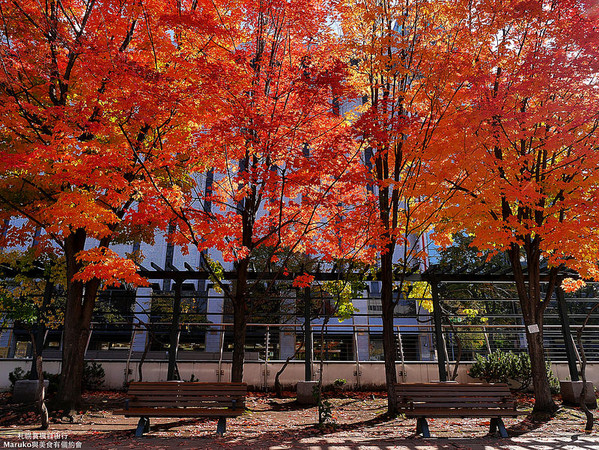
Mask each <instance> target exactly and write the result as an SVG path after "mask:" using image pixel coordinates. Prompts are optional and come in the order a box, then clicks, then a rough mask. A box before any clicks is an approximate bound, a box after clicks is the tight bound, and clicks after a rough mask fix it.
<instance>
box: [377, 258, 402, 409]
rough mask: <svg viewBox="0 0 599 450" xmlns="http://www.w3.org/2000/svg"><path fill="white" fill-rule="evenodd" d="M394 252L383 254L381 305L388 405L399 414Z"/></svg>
mask: <svg viewBox="0 0 599 450" xmlns="http://www.w3.org/2000/svg"><path fill="white" fill-rule="evenodd" d="M392 257H393V252H392V251H389V252H387V253H385V254H384V255H382V256H381V305H382V320H383V353H384V357H385V382H386V383H387V405H388V413H389V414H390V415H392V416H393V415H396V414H397V411H398V410H397V396H396V395H395V384H396V383H397V372H396V368H395V357H396V355H397V345H396V343H395V333H394V331H393V312H394V309H395V308H394V303H393V259H392Z"/></svg>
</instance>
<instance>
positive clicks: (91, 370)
mask: <svg viewBox="0 0 599 450" xmlns="http://www.w3.org/2000/svg"><path fill="white" fill-rule="evenodd" d="M105 376H106V373H105V372H104V368H103V367H102V364H99V363H97V362H93V361H92V362H91V363H89V362H86V363H85V367H84V369H83V383H82V384H83V389H86V390H88V391H97V390H98V389H101V388H102V386H103V385H104V377H105Z"/></svg>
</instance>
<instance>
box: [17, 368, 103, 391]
mask: <svg viewBox="0 0 599 450" xmlns="http://www.w3.org/2000/svg"><path fill="white" fill-rule="evenodd" d="M30 375H31V371H29V370H28V371H27V372H25V371H24V370H23V369H21V368H20V367H17V368H16V369H15V370H13V371H12V372H10V373H9V374H8V379H9V380H10V387H11V390H12V389H13V388H14V387H15V382H16V381H17V380H28V379H29V377H30ZM105 376H106V373H105V372H104V369H103V368H102V364H99V363H96V362H92V363H85V368H84V369H83V382H82V387H83V389H86V390H88V391H93V390H98V389H101V388H102V386H103V385H104V377H105ZM44 379H45V380H48V381H49V382H50V386H49V387H48V392H49V393H54V392H58V385H59V383H60V375H59V374H57V373H48V372H44Z"/></svg>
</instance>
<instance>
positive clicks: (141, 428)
mask: <svg viewBox="0 0 599 450" xmlns="http://www.w3.org/2000/svg"><path fill="white" fill-rule="evenodd" d="M148 431H150V418H149V417H140V418H139V422H137V429H136V430H135V436H136V437H142V436H143V434H144V433H147V432H148Z"/></svg>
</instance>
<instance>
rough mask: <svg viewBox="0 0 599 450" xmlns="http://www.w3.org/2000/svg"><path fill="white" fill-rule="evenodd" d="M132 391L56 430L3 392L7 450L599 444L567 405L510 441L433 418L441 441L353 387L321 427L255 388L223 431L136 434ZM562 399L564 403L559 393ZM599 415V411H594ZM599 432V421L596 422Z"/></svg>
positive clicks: (184, 427)
mask: <svg viewBox="0 0 599 450" xmlns="http://www.w3.org/2000/svg"><path fill="white" fill-rule="evenodd" d="M124 399H125V395H124V394H123V393H116V392H101V391H99V392H92V393H87V394H85V397H84V401H85V408H84V410H82V411H80V412H79V414H78V415H77V416H76V417H75V420H74V422H71V421H70V419H69V418H67V417H66V416H63V414H64V413H63V412H61V411H55V412H53V413H52V415H51V424H50V428H49V429H48V430H46V431H41V430H39V428H38V426H39V425H38V424H39V422H38V421H37V420H38V418H37V416H36V415H35V413H32V412H30V410H29V409H28V408H26V407H23V406H18V405H13V404H11V403H10V396H9V395H8V394H2V396H1V397H0V448H84V449H88V448H89V449H91V448H101V449H121V448H146V449H168V448H206V449H218V448H234V449H252V448H253V449H271V450H282V449H293V448H309V449H313V450H320V449H327V450H329V449H330V450H342V449H343V450H345V449H363V450H375V449H404V448H405V449H415V450H416V449H417V450H426V449H433V448H443V449H445V448H448V449H449V448H450V449H458V448H461V449H479V448H480V449H483V450H490V449H500V448H501V449H504V448H505V449H514V450H523V449H535V450H542V449H552V448H560V449H568V450H570V449H572V450H574V449H599V433H598V432H597V431H593V432H592V433H590V434H586V433H584V431H583V428H584V423H585V420H584V414H583V412H582V411H580V410H579V409H577V408H573V407H567V406H561V407H560V410H559V411H558V413H557V414H556V415H555V416H554V417H551V418H547V419H545V420H541V421H537V422H533V421H532V420H531V419H530V418H529V417H528V416H526V415H523V416H522V417H518V418H506V419H504V422H505V425H506V427H507V430H508V433H509V435H510V438H509V439H501V438H497V437H492V436H488V435H487V434H488V428H489V420H488V419H436V420H432V419H430V420H429V427H430V430H431V434H432V435H433V437H434V438H431V439H423V438H422V437H420V436H415V433H414V432H415V422H416V421H415V420H414V419H406V418H405V417H398V418H394V419H389V418H387V417H385V415H384V413H385V410H386V398H385V397H384V395H383V394H382V393H378V392H377V393H365V392H352V393H341V394H340V395H339V394H338V395H335V396H334V397H331V398H330V399H329V401H330V402H331V404H332V410H333V422H334V423H332V424H331V425H329V426H328V427H326V428H325V429H320V428H318V426H317V422H318V416H317V409H316V408H315V407H305V406H301V405H298V404H297V402H296V401H295V398H294V397H292V394H291V393H289V394H288V395H287V396H286V397H285V398H282V399H278V398H274V397H273V396H271V395H267V394H263V393H251V394H250V395H249V396H248V399H247V404H246V406H247V412H246V413H245V414H244V415H243V416H241V417H238V418H235V419H228V420H227V433H225V435H224V436H222V437H221V436H218V435H216V433H215V431H216V420H212V419H199V420H197V419H168V418H164V419H160V418H153V419H151V429H150V432H149V433H147V434H146V435H144V437H142V438H136V437H135V435H134V430H135V427H136V425H137V419H136V418H125V417H123V416H115V415H113V414H112V411H113V410H114V409H117V408H118V407H121V406H122V405H123V402H124ZM556 401H557V402H558V403H560V405H561V401H560V399H559V398H556ZM518 403H519V409H521V410H523V411H525V412H526V411H530V410H531V409H532V399H531V397H530V396H519V397H518ZM595 416H596V417H599V414H598V413H597V412H595ZM596 428H597V429H599V426H596Z"/></svg>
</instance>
